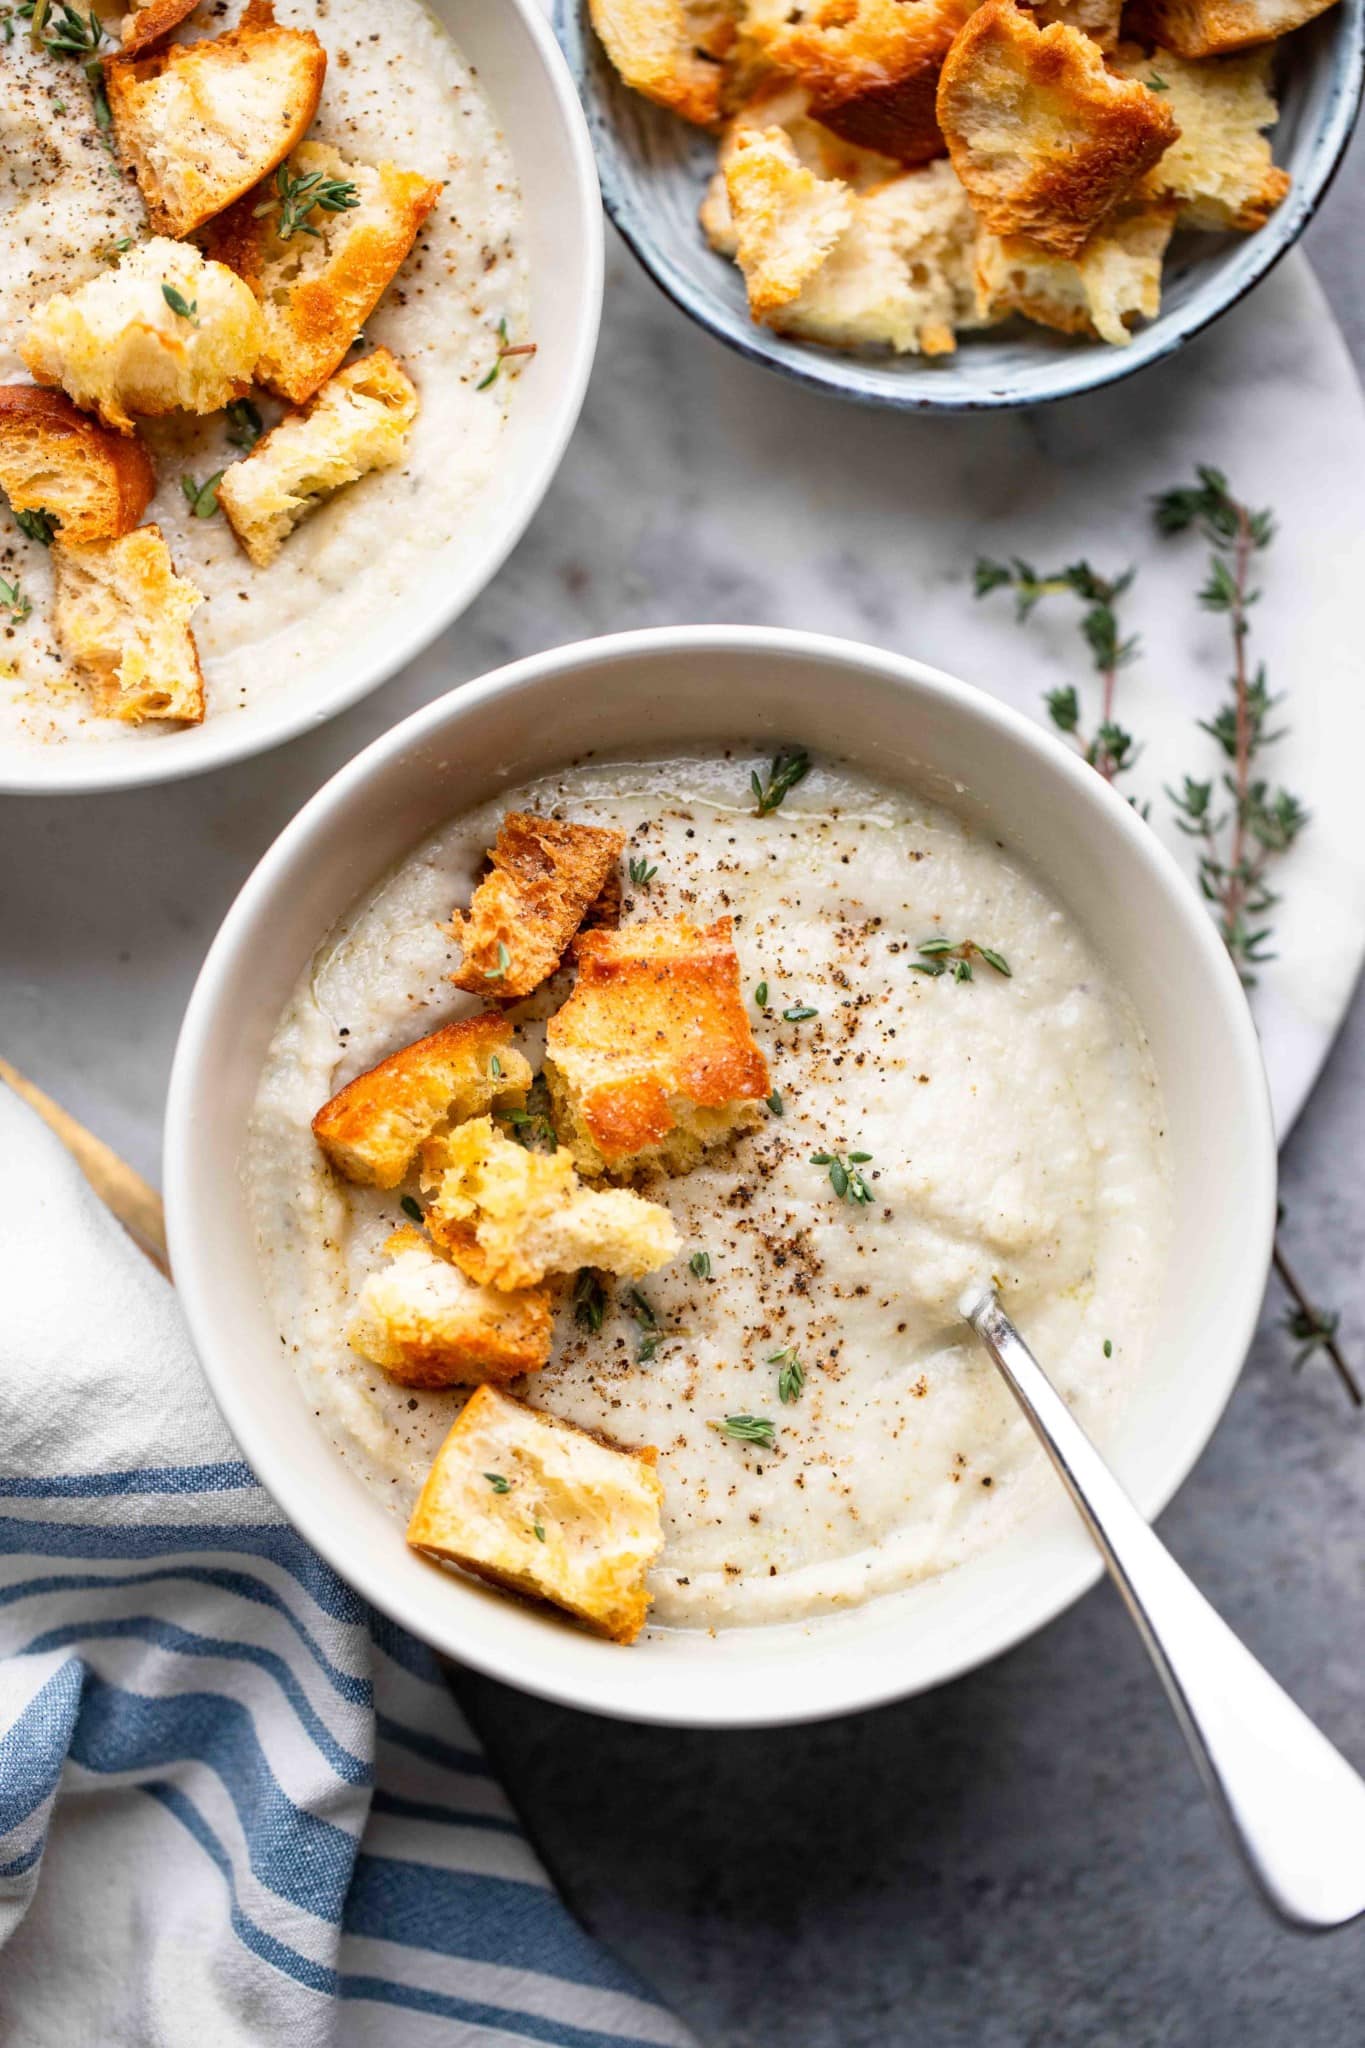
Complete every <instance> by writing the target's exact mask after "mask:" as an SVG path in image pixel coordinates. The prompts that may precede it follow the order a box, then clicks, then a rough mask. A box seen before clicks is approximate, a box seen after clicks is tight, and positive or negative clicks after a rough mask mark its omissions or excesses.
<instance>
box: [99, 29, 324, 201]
mask: <svg viewBox="0 0 1365 2048" xmlns="http://www.w3.org/2000/svg"><path fill="white" fill-rule="evenodd" d="M326 70H327V52H326V51H325V50H324V49H323V47H322V44H321V43H320V42H319V41H318V39H317V37H316V36H315V35H314V34H313V32H312V30H311V29H295V28H280V27H278V26H277V24H276V21H275V15H274V11H273V9H272V7H271V5H270V0H251V4H250V6H249V7H248V8H247V11H246V13H245V14H244V15H243V17H242V19H241V21H240V22H239V24H238V26H237V27H236V28H234V29H229V30H228V32H227V34H226V35H221V36H217V37H215V38H214V39H213V40H212V41H211V42H200V43H175V44H172V46H171V47H170V48H169V49H166V50H158V51H156V52H155V53H154V54H153V55H152V56H150V57H138V56H122V57H111V58H110V59H109V61H108V62H107V63H106V65H105V67H104V83H105V90H106V92H107V94H108V96H109V111H110V114H111V115H112V116H113V122H114V140H115V142H116V143H117V145H118V149H119V154H120V156H121V157H122V158H123V161H124V162H125V163H126V164H127V165H128V166H129V167H130V168H131V170H132V171H133V173H134V175H135V176H136V178H137V182H138V185H139V187H140V188H141V192H142V197H143V200H144V201H145V203H146V207H147V217H148V219H149V220H150V221H151V224H152V228H153V231H154V232H155V233H156V234H158V235H174V236H177V237H178V236H183V235H190V234H193V233H194V231H195V229H196V228H200V227H202V226H203V225H204V223H205V221H208V220H212V219H213V216H214V215H215V214H216V213H221V212H222V211H223V209H224V207H227V206H231V204H232V202H233V200H234V199H239V198H240V197H241V195H242V193H243V192H249V191H250V190H251V188H252V186H253V185H258V184H259V183H260V181H261V179H262V178H267V177H269V175H270V173H271V172H272V171H273V170H274V169H275V166H276V165H277V164H280V163H282V162H283V161H284V159H285V158H286V157H287V156H288V155H289V153H290V151H291V150H292V149H294V147H295V146H296V145H297V144H298V143H299V142H301V141H302V139H303V137H304V135H305V134H306V133H307V131H308V125H309V123H310V122H311V120H312V118H313V116H314V114H315V113H316V112H317V110H318V101H319V99H320V98H321V97H322V81H323V76H324V74H325V72H326Z"/></svg>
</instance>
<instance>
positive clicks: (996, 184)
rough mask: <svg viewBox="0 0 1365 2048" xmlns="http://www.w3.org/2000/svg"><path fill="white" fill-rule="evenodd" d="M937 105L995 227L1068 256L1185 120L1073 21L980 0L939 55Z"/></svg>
mask: <svg viewBox="0 0 1365 2048" xmlns="http://www.w3.org/2000/svg"><path fill="white" fill-rule="evenodd" d="M938 117H939V120H940V122H941V123H942V126H943V132H944V135H945V136H946V137H947V141H948V153H949V155H950V156H951V158H952V161H953V168H954V170H955V171H956V172H957V174H958V176H959V178H961V180H962V182H963V184H964V185H965V186H966V188H967V196H968V198H969V199H970V200H971V202H972V205H973V207H974V208H975V209H976V212H977V214H978V216H979V217H980V219H981V220H982V221H983V222H984V224H985V226H986V227H987V228H988V229H989V230H990V231H991V233H992V234H997V235H1027V236H1028V237H1029V239H1030V240H1031V241H1034V242H1037V243H1039V244H1040V245H1041V246H1042V247H1043V248H1045V249H1050V250H1051V251H1052V252H1053V254H1054V255H1057V256H1075V255H1077V254H1078V253H1079V252H1080V250H1081V249H1082V248H1083V247H1084V246H1085V243H1086V242H1087V240H1088V239H1089V237H1090V235H1091V234H1092V233H1093V232H1094V230H1095V228H1096V227H1097V226H1098V224H1099V222H1100V221H1101V220H1102V219H1103V218H1104V216H1105V215H1106V214H1107V213H1110V212H1111V211H1112V210H1113V208H1114V207H1115V206H1116V205H1117V204H1118V203H1119V202H1120V201H1121V200H1122V199H1124V198H1125V197H1126V196H1127V195H1129V194H1130V193H1131V192H1132V191H1133V189H1134V187H1135V186H1136V185H1137V183H1138V181H1139V179H1140V178H1141V177H1142V176H1143V174H1144V173H1145V172H1146V171H1149V170H1150V169H1151V167H1152V165H1153V164H1154V163H1155V162H1156V160H1157V158H1158V157H1159V156H1160V155H1161V153H1162V151H1163V150H1165V149H1169V147H1170V145H1171V144H1172V143H1173V142H1174V141H1175V140H1176V137H1177V136H1178V135H1179V133H1180V130H1179V127H1178V125H1177V123H1176V120H1175V117H1174V115H1173V114H1172V113H1171V110H1170V108H1169V107H1167V106H1166V105H1165V104H1164V100H1163V96H1162V95H1161V94H1159V93H1155V92H1149V91H1148V89H1147V87H1146V86H1145V85H1139V84H1137V83H1135V82H1134V81H1133V80H1131V79H1126V78H1116V77H1115V76H1114V75H1113V74H1112V73H1111V72H1109V71H1107V70H1106V69H1105V65H1104V58H1103V56H1102V54H1101V52H1100V50H1099V48H1098V46H1097V45H1096V44H1094V43H1092V42H1091V41H1090V39H1089V37H1088V36H1084V35H1082V34H1081V33H1080V32H1079V31H1078V30H1077V29H1074V28H1067V27H1066V26H1065V25H1064V24H1063V23H1061V22H1053V23H1052V24H1051V25H1050V26H1049V27H1048V28H1043V29H1040V28H1039V27H1038V26H1037V24H1036V23H1035V22H1034V21H1033V19H1032V17H1031V16H1029V15H1028V14H1025V13H1024V12H1023V11H1022V10H1021V9H1020V8H1018V7H1016V6H1015V5H1014V0H986V4H985V5H984V6H983V7H981V8H980V9H979V10H978V11H977V12H976V13H975V14H974V15H973V16H972V18H971V20H970V21H969V22H968V23H967V26H966V27H965V28H964V29H963V30H962V33H961V34H960V35H959V36H958V38H957V40H956V42H955V43H954V44H953V47H952V49H951V50H950V51H949V53H948V57H947V60H946V62H945V63H944V66H943V74H942V77H941V78H940V80H939V88H938Z"/></svg>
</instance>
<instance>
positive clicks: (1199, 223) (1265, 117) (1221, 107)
mask: <svg viewBox="0 0 1365 2048" xmlns="http://www.w3.org/2000/svg"><path fill="white" fill-rule="evenodd" d="M1272 61H1273V57H1272V52H1271V51H1270V50H1269V49H1265V48H1261V49H1254V50H1245V51H1243V52H1242V53H1241V54H1240V55H1238V56H1232V57H1210V58H1204V59H1202V60H1199V61H1196V62H1193V63H1190V62H1187V61H1186V59H1185V58H1184V57H1181V56H1178V55H1177V54H1176V53H1175V52H1174V51H1172V50H1161V49H1157V50H1153V51H1152V53H1151V55H1150V56H1148V55H1147V54H1146V53H1145V52H1144V51H1142V50H1141V49H1140V48H1138V46H1137V45H1136V44H1133V43H1125V44H1122V45H1121V46H1120V48H1119V49H1118V50H1117V52H1116V53H1115V55H1114V57H1113V59H1112V62H1113V64H1114V68H1115V70H1117V71H1118V72H1119V73H1120V74H1121V76H1123V77H1124V78H1138V79H1147V78H1150V77H1158V78H1160V79H1161V81H1162V83H1163V85H1164V87H1165V91H1166V96H1167V99H1168V100H1169V102H1170V107H1171V111H1172V113H1173V114H1174V115H1175V117H1176V119H1177V120H1178V121H1179V123H1180V140H1179V141H1178V142H1177V143H1175V144H1174V146H1173V147H1172V148H1170V149H1168V150H1167V151H1166V153H1165V155H1164V156H1163V157H1162V158H1161V160H1160V162H1159V163H1158V164H1156V165H1155V166H1154V167H1153V169H1152V170H1150V171H1149V172H1148V173H1147V176H1146V178H1145V179H1144V180H1143V191H1144V193H1145V194H1147V195H1148V196H1150V197H1151V198H1152V199H1154V200H1158V201H1160V200H1167V199H1173V200H1176V201H1177V202H1178V203H1179V206H1180V219H1181V222H1182V224H1183V225H1184V226H1187V227H1192V228H1206V229H1209V230H1211V231H1212V232H1214V233H1219V232H1223V231H1226V230H1227V229H1229V228H1231V229H1234V230H1237V231H1239V232H1241V233H1243V234H1251V233H1254V232H1255V230H1256V229H1257V228H1262V227H1264V226H1265V224H1266V222H1267V221H1268V220H1269V218H1270V216H1271V214H1272V213H1273V212H1274V210H1275V208H1276V207H1277V206H1278V205H1279V204H1280V201H1281V200H1282V199H1284V198H1285V196H1286V194H1287V193H1288V191H1289V189H1290V183H1291V180H1290V177H1289V173H1288V172H1287V171H1284V170H1281V169H1280V167H1279V165H1278V164H1276V163H1275V161H1274V159H1273V158H1272V156H1271V152H1270V143H1269V141H1268V140H1267V138H1266V136H1265V135H1264V134H1263V133H1262V130H1264V129H1266V128H1270V127H1273V126H1274V124H1275V122H1276V121H1277V120H1278V119H1279V108H1278V107H1277V106H1276V104H1275V101H1274V99H1273V98H1272V97H1271V94H1270V90H1269V81H1270V73H1271V65H1272Z"/></svg>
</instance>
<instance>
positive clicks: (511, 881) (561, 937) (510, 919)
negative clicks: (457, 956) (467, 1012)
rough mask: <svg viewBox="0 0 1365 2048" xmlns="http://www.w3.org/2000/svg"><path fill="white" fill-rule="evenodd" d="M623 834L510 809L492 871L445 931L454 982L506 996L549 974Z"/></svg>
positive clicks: (601, 884)
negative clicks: (456, 961)
mask: <svg viewBox="0 0 1365 2048" xmlns="http://www.w3.org/2000/svg"><path fill="white" fill-rule="evenodd" d="M625 843H626V841H625V834H624V833H622V832H614V831H607V830H604V829H603V827H601V826H599V825H566V824H563V823H561V822H560V821H559V820H558V819H555V818H537V817H535V816H533V815H532V814H531V812H529V811H509V812H508V813H507V816H506V817H505V818H504V819H503V821H502V823H501V825H500V826H499V827H498V836H497V839H496V840H495V841H494V844H493V848H492V851H491V852H490V854H489V856H488V858H489V861H490V863H491V867H492V872H491V873H490V874H489V875H488V876H487V877H486V878H485V880H484V881H482V882H480V884H479V886H478V888H477V889H476V890H475V891H474V900H473V902H472V903H471V904H470V906H469V909H468V911H467V912H462V911H459V910H457V911H456V912H455V914H454V916H453V917H452V919H451V927H450V928H451V932H452V934H453V936H454V937H455V938H457V939H458V940H459V942H460V944H461V946H462V947H463V948H464V959H463V960H462V961H461V963H460V966H459V968H458V969H457V971H456V972H455V973H454V974H452V975H451V977H450V978H451V980H452V981H453V982H454V983H455V986H456V987H457V988H466V989H471V990H473V991H474V992H475V993H476V994H480V995H485V996H496V997H498V999H499V1000H500V1001H510V1000H511V999H513V998H515V997H519V996H525V995H529V994H530V993H531V990H532V989H534V988H539V986H540V984H541V982H542V981H544V980H546V979H547V977H548V976H549V975H551V974H553V973H554V971H555V969H556V968H557V967H558V965H559V963H560V961H561V960H562V959H563V957H564V953H565V950H566V948H567V946H568V944H569V941H570V939H571V938H572V937H573V935H574V933H575V932H576V931H577V930H578V928H579V926H580V925H581V924H582V923H583V921H584V919H585V917H586V915H587V913H588V910H589V909H590V907H591V906H592V905H593V904H594V903H595V902H596V901H597V900H598V898H599V897H600V896H601V894H602V892H603V890H604V889H605V888H606V887H607V886H608V884H609V882H610V880H611V878H612V873H613V870H614V869H615V867H616V863H617V861H619V859H620V858H621V849H622V847H623V846H624V845H625Z"/></svg>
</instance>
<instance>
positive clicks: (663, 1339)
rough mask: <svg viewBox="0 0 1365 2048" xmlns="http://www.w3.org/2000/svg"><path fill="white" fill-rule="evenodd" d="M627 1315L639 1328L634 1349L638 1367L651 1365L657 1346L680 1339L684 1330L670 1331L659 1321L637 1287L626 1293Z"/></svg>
mask: <svg viewBox="0 0 1365 2048" xmlns="http://www.w3.org/2000/svg"><path fill="white" fill-rule="evenodd" d="M626 1302H627V1306H628V1313H629V1314H630V1316H631V1317H632V1319H633V1320H634V1321H635V1322H636V1323H638V1324H639V1326H640V1341H639V1343H638V1344H637V1345H636V1347H635V1357H636V1361H637V1363H638V1364H640V1365H651V1364H652V1363H653V1362H654V1359H655V1358H656V1357H657V1355H658V1350H659V1346H660V1345H661V1344H667V1343H669V1342H670V1341H671V1340H672V1339H673V1338H674V1337H682V1336H685V1335H686V1334H687V1333H686V1331H684V1330H679V1329H670V1328H669V1327H668V1326H667V1325H666V1324H664V1323H661V1322H660V1321H659V1318H658V1316H657V1315H656V1314H655V1313H654V1309H653V1306H652V1304H651V1303H650V1301H649V1300H648V1298H647V1297H646V1296H645V1295H643V1294H642V1293H641V1292H640V1289H639V1288H638V1287H631V1288H629V1289H627V1292H626Z"/></svg>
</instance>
